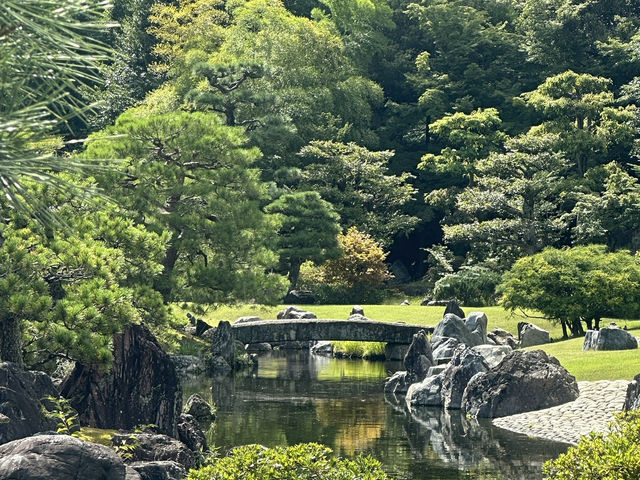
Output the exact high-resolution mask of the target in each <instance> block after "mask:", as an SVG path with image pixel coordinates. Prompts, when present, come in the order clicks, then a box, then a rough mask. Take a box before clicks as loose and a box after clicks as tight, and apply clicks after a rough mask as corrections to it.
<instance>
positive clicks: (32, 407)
mask: <svg viewBox="0 0 640 480" xmlns="http://www.w3.org/2000/svg"><path fill="white" fill-rule="evenodd" d="M48 395H50V396H53V397H58V395H59V394H58V390H57V389H56V388H55V387H54V385H53V382H52V381H51V378H50V377H49V376H48V375H46V374H45V373H43V372H29V371H26V370H23V369H21V368H20V367H19V366H18V365H16V364H15V363H10V362H3V363H0V417H1V418H0V444H2V443H6V442H10V441H12V440H17V439H19V438H24V437H28V436H29V435H33V434H34V433H37V432H41V431H43V430H50V429H55V427H56V421H55V420H52V419H50V418H47V417H45V416H43V414H42V409H43V402H42V401H41V399H42V398H43V397H45V396H48ZM44 403H45V405H47V404H48V402H44ZM0 478H1V477H0Z"/></svg>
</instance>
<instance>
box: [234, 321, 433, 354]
mask: <svg viewBox="0 0 640 480" xmlns="http://www.w3.org/2000/svg"><path fill="white" fill-rule="evenodd" d="M420 330H426V331H427V333H432V332H433V327H422V326H418V325H407V324H406V323H399V322H394V323H388V322H376V321H372V320H331V319H317V318H313V319H302V320H261V321H255V322H244V323H237V324H234V325H232V326H231V331H232V333H233V336H234V338H235V339H236V340H239V341H241V342H242V343H245V344H249V343H262V342H268V343H279V342H292V341H316V340H352V341H360V342H386V343H387V349H386V355H387V358H388V359H402V357H403V356H404V353H402V352H404V351H406V348H407V347H408V345H410V344H411V340H412V339H413V335H414V334H415V333H418V332H419V331H420Z"/></svg>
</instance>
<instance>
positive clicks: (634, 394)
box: [622, 373, 640, 410]
mask: <svg viewBox="0 0 640 480" xmlns="http://www.w3.org/2000/svg"><path fill="white" fill-rule="evenodd" d="M622 409H623V410H638V409H640V373H639V374H638V375H636V376H635V377H634V378H633V380H631V383H629V386H628V387H627V396H626V398H625V399H624V406H623V407H622Z"/></svg>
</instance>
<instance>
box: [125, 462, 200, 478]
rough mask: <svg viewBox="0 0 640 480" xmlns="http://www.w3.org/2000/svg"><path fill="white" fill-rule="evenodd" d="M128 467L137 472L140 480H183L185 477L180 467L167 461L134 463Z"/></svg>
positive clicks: (182, 468) (185, 472)
mask: <svg viewBox="0 0 640 480" xmlns="http://www.w3.org/2000/svg"><path fill="white" fill-rule="evenodd" d="M129 466H130V467H131V468H133V469H134V470H135V471H136V472H138V474H139V475H140V480H183V479H185V478H186V477H187V471H186V470H185V468H184V467H183V466H182V465H180V464H179V463H176V462H171V461H168V460H156V461H154V462H134V463H132V464H130V465H129Z"/></svg>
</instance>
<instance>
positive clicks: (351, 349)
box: [333, 341, 385, 358]
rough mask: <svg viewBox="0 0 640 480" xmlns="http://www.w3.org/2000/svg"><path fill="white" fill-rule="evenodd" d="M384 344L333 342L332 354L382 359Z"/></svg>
mask: <svg viewBox="0 0 640 480" xmlns="http://www.w3.org/2000/svg"><path fill="white" fill-rule="evenodd" d="M384 347H385V343H384V342H383V343H381V342H350V341H344V342H343V341H340V342H338V341H336V342H333V348H334V352H335V353H337V354H341V355H344V356H347V357H358V358H379V357H384Z"/></svg>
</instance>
